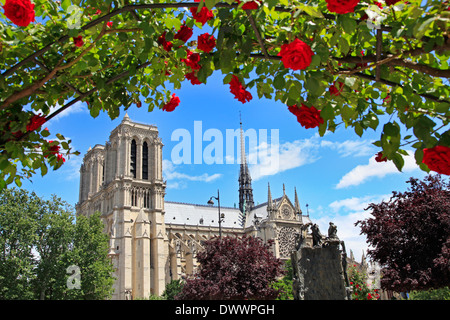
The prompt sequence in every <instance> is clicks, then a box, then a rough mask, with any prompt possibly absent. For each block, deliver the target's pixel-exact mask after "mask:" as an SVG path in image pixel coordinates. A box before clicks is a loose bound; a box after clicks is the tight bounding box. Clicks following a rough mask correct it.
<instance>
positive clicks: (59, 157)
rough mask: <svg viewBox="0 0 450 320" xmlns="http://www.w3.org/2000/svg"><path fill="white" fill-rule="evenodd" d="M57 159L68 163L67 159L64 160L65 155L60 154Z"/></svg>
mask: <svg viewBox="0 0 450 320" xmlns="http://www.w3.org/2000/svg"><path fill="white" fill-rule="evenodd" d="M56 158H57V159H58V161H61V160H62V162H63V163H64V162H66V159H64V157H63V155H62V154H60V153H58V154H57V155H56Z"/></svg>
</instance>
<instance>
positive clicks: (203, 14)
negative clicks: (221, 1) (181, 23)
mask: <svg viewBox="0 0 450 320" xmlns="http://www.w3.org/2000/svg"><path fill="white" fill-rule="evenodd" d="M189 10H190V11H191V13H192V17H193V18H194V20H195V21H197V22H200V23H201V24H202V25H204V24H205V23H206V22H207V21H209V20H211V19H212V18H214V14H213V12H212V11H211V10H209V9H208V8H207V7H205V6H203V7H202V8H201V9H200V12H198V8H197V7H192V8H190V9H189Z"/></svg>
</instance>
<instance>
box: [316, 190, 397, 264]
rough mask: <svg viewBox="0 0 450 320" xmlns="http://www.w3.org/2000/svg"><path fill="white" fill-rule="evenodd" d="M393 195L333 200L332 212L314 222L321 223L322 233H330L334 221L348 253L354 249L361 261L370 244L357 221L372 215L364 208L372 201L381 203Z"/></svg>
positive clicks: (355, 255)
mask: <svg viewBox="0 0 450 320" xmlns="http://www.w3.org/2000/svg"><path fill="white" fill-rule="evenodd" d="M390 196H391V195H368V196H364V197H359V198H358V197H352V198H346V199H342V200H336V201H333V202H332V203H330V204H329V205H328V207H329V208H330V209H331V211H332V212H330V213H327V214H324V215H322V216H321V217H320V218H314V219H313V220H314V223H317V224H318V225H319V228H320V231H321V233H322V234H324V235H327V234H328V227H329V223H330V222H333V223H334V224H335V225H336V227H337V234H338V237H339V239H341V240H343V241H344V243H345V247H346V249H347V254H350V250H352V252H353V254H354V257H355V259H356V261H358V262H360V261H361V257H362V254H363V253H364V255H367V249H368V248H369V247H368V244H367V243H366V237H365V235H361V234H360V233H361V229H360V227H359V226H355V223H356V222H357V221H360V220H366V219H367V218H369V217H371V215H370V212H369V211H365V210H364V209H365V208H367V207H368V205H369V204H370V203H380V202H381V201H387V200H389V198H390Z"/></svg>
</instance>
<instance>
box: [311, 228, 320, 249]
mask: <svg viewBox="0 0 450 320" xmlns="http://www.w3.org/2000/svg"><path fill="white" fill-rule="evenodd" d="M311 232H312V238H313V247H316V246H317V247H320V246H321V245H322V234H321V233H320V230H319V226H318V225H317V224H313V225H312V226H311Z"/></svg>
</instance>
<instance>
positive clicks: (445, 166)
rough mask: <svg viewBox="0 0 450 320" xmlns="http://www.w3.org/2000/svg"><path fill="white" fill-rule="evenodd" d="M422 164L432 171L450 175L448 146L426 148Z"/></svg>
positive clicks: (449, 150) (449, 149) (449, 151)
mask: <svg viewBox="0 0 450 320" xmlns="http://www.w3.org/2000/svg"><path fill="white" fill-rule="evenodd" d="M422 162H423V163H425V164H426V165H427V166H428V168H429V169H430V170H432V171H436V172H437V173H441V174H446V175H450V148H449V147H446V146H435V147H433V148H425V149H423V159H422Z"/></svg>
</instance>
